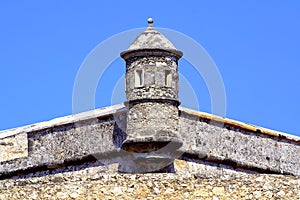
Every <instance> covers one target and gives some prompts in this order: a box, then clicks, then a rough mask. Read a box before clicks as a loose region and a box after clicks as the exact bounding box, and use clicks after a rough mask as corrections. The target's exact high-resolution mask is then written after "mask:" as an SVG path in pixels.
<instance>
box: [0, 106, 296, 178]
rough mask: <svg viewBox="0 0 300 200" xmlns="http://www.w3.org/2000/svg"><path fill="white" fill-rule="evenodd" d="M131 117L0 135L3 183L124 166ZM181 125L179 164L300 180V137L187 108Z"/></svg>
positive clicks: (62, 122)
mask: <svg viewBox="0 0 300 200" xmlns="http://www.w3.org/2000/svg"><path fill="white" fill-rule="evenodd" d="M126 113H127V111H126V108H125V106H124V105H123V104H120V105H116V106H111V107H107V108H103V109H98V110H94V111H89V112H85V113H80V114H76V115H71V116H67V117H62V118H57V119H54V120H51V121H48V122H42V123H39V124H35V125H30V126H25V127H20V128H16V129H11V130H6V131H2V132H0V149H1V155H0V177H1V179H7V178H10V177H16V176H18V177H20V176H21V175H24V176H30V175H32V174H38V173H40V174H44V175H46V174H47V173H51V171H53V170H60V172H62V171H64V172H65V171H69V170H74V168H72V166H79V168H81V167H80V166H82V165H84V164H85V163H94V162H96V161H97V162H98V164H99V165H107V166H110V165H111V164H116V163H120V162H121V161H122V162H124V157H126V154H124V152H123V151H122V150H121V149H120V146H121V144H122V141H124V139H125V133H124V130H126ZM179 127H180V130H179V133H180V137H181V139H182V141H183V146H182V147H181V148H180V149H179V151H178V155H179V156H178V158H177V160H185V161H189V162H191V163H197V166H201V167H196V168H197V170H198V172H199V171H201V172H202V173H205V174H216V173H217V174H222V173H224V171H226V174H230V173H232V174H235V173H268V174H284V175H294V176H298V177H299V176H300V145H299V144H300V139H299V137H296V136H292V135H288V134H285V133H280V132H276V131H271V130H268V129H264V128H261V127H256V126H252V125H248V124H244V123H241V122H237V121H234V120H229V119H224V118H219V117H216V116H213V115H210V114H207V113H202V112H197V111H192V110H189V109H186V108H180V119H179ZM125 162H126V159H125ZM83 168H84V167H83ZM204 169H205V170H204ZM220 169H221V170H220ZM175 170H176V169H175ZM197 170H194V171H197Z"/></svg>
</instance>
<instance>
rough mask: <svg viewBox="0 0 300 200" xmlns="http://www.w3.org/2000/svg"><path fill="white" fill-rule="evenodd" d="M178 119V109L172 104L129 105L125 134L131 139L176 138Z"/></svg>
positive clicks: (146, 103)
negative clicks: (151, 137)
mask: <svg viewBox="0 0 300 200" xmlns="http://www.w3.org/2000/svg"><path fill="white" fill-rule="evenodd" d="M178 119H179V117H178V108H177V107H176V106H174V105H172V104H168V103H157V102H143V103H142V102H141V103H137V104H131V105H129V111H128V118H127V121H128V124H127V133H129V137H132V138H138V137H149V136H154V137H155V138H163V137H165V138H167V137H172V136H173V137H174V136H176V137H177V135H176V133H178ZM164 133H165V135H164ZM167 134H173V135H167Z"/></svg>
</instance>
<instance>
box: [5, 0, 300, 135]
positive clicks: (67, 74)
mask: <svg viewBox="0 0 300 200" xmlns="http://www.w3.org/2000/svg"><path fill="white" fill-rule="evenodd" d="M299 10H300V2H299V1H296V0H295V1H279V0H278V1H276V0H270V1H199V0H197V1H196V0H195V1H156V0H152V1H145V2H144V1H43V2H41V1H1V2H0V24H1V31H0V48H1V53H0V92H1V98H0V130H3V129H8V128H13V127H18V126H23V125H27V124H32V123H37V122H40V121H45V120H50V119H53V118H56V117H60V116H65V115H69V114H72V92H73V84H74V81H75V78H76V74H77V72H78V70H79V68H80V66H81V64H82V62H83V61H84V59H85V58H86V57H87V56H88V54H89V53H90V52H91V51H92V50H93V49H94V48H95V47H96V46H97V45H98V44H100V43H101V42H103V41H105V40H106V39H107V38H109V37H110V36H112V35H114V34H118V33H120V32H122V31H126V30H129V29H134V28H141V27H145V26H146V25H147V24H146V20H147V18H149V17H153V18H154V21H155V23H154V25H155V26H157V27H163V28H169V29H173V30H176V31H179V32H181V33H184V34H186V35H188V36H189V37H191V38H193V39H194V40H195V41H197V42H198V43H199V44H201V45H202V46H203V47H204V48H205V50H206V51H207V52H208V53H209V55H210V56H211V58H212V59H213V60H214V62H215V64H216V65H217V67H218V69H219V71H220V74H221V76H222V78H223V82H224V86H225V89H226V96H227V115H226V116H227V117H228V118H232V119H236V120H239V121H242V122H246V123H251V124H255V125H258V126H263V127H266V128H271V129H274V130H279V131H283V132H287V133H290V134H294V135H298V136H300V126H299V124H300V117H299V114H300V106H299V102H300V93H299V85H300V58H299V57H300V20H299V19H300V12H299ZM99 59H101V58H99ZM179 70H180V73H182V74H183V75H184V76H185V78H187V79H188V80H189V81H190V84H191V85H192V87H193V88H194V89H195V92H196V95H197V98H198V100H199V104H200V110H201V111H205V112H211V108H210V107H211V105H210V97H209V94H208V90H207V88H206V86H205V83H204V81H203V79H202V78H201V77H199V76H195V72H194V71H193V68H192V66H190V64H189V63H188V62H186V61H185V60H182V61H181V62H180V66H179ZM124 72H125V64H124V62H123V61H122V60H121V59H117V60H115V62H113V63H112V65H111V66H110V67H109V68H108V69H107V70H106V71H105V73H104V76H103V77H102V79H101V80H100V82H99V85H98V89H97V93H96V95H95V100H96V105H95V107H96V108H99V107H104V106H109V105H111V96H112V90H113V88H114V86H115V84H116V82H117V81H118V80H119V79H120V77H121V76H122V75H123V74H124ZM184 103H185V102H183V105H185V104H184Z"/></svg>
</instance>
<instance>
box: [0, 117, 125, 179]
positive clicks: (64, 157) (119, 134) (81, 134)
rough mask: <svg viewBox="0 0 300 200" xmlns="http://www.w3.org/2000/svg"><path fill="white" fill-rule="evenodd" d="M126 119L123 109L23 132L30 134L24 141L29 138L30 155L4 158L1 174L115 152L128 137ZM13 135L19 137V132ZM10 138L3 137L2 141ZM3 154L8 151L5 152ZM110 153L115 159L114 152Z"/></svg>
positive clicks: (27, 153) (0, 168)
mask: <svg viewBox="0 0 300 200" xmlns="http://www.w3.org/2000/svg"><path fill="white" fill-rule="evenodd" d="M116 121H117V122H118V123H116ZM124 123H126V113H124V112H123V113H118V114H115V115H114V116H113V115H109V116H105V117H101V118H99V119H98V118H93V119H88V120H84V121H78V122H76V123H69V124H65V125H62V126H57V127H52V128H46V129H42V130H38V131H34V132H28V133H21V134H25V135H26V138H23V140H22V142H23V143H24V144H25V143H26V144H27V142H28V149H27V145H26V153H24V154H26V156H22V157H20V158H15V157H14V159H7V160H5V161H3V162H1V163H0V176H1V175H4V174H6V173H11V172H14V171H21V170H28V169H29V168H38V169H36V170H41V167H44V168H45V167H46V168H50V169H51V168H57V167H59V165H61V164H64V163H65V162H69V161H76V160H82V159H86V157H87V156H92V157H95V159H96V158H97V156H98V155H99V156H100V157H101V156H103V155H102V154H113V153H114V152H116V151H117V149H118V148H119V147H120V145H121V143H122V141H123V140H124V139H125V135H124V129H125V128H126V127H124ZM21 136H22V135H21ZM12 137H14V138H18V137H19V134H17V135H15V136H12ZM27 137H28V138H27ZM8 139H9V138H8ZM6 140H7V138H5V139H3V140H2V143H3V141H6ZM16 144H20V142H18V143H16ZM16 144H14V145H16ZM20 147H22V145H20ZM2 154H3V155H7V154H4V153H3V152H1V155H2ZM109 157H110V158H111V159H112V160H113V156H112V155H111V156H109ZM99 159H100V158H99ZM111 162H115V161H111Z"/></svg>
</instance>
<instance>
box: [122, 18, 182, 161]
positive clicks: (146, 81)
mask: <svg viewBox="0 0 300 200" xmlns="http://www.w3.org/2000/svg"><path fill="white" fill-rule="evenodd" d="M152 24H153V20H152V19H151V18H149V19H148V27H147V29H146V30H145V31H144V32H143V33H141V34H140V35H139V36H138V37H137V38H136V39H135V41H134V42H133V43H132V44H131V46H130V47H129V49H128V50H126V51H124V52H122V53H121V57H122V58H123V59H124V60H125V61H126V97H127V101H126V102H125V104H126V106H127V109H128V113H127V130H126V134H127V137H126V140H125V141H124V142H123V144H122V148H123V149H124V150H126V151H129V152H135V153H144V154H147V156H146V157H144V159H146V160H147V158H148V160H149V159H150V158H151V159H153V158H154V157H155V158H156V159H167V157H168V155H167V154H168V153H170V152H169V151H170V150H176V149H178V148H179V147H180V146H181V145H182V141H181V140H180V138H179V128H178V122H179V113H178V112H179V111H178V106H179V104H180V102H179V100H178V77H179V75H178V60H179V59H180V58H181V57H182V52H181V51H178V50H177V49H176V48H175V47H174V46H173V44H172V43H171V42H170V41H169V40H168V39H167V38H166V37H165V36H163V35H162V34H161V33H159V32H158V31H157V30H156V29H155V28H154V27H153V26H152ZM160 150H161V151H160ZM151 152H152V153H151ZM154 152H155V153H154Z"/></svg>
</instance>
